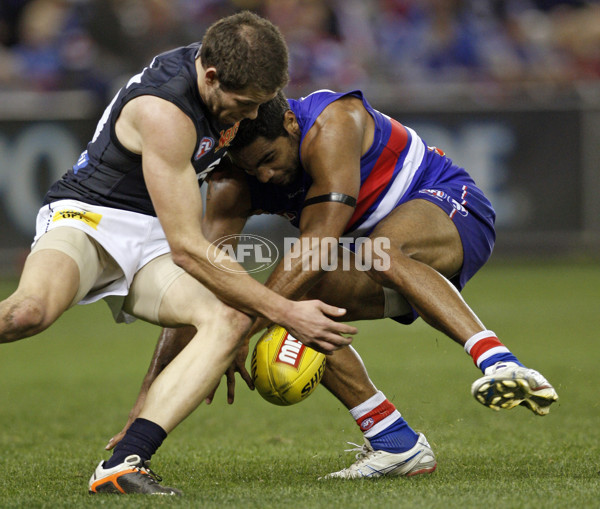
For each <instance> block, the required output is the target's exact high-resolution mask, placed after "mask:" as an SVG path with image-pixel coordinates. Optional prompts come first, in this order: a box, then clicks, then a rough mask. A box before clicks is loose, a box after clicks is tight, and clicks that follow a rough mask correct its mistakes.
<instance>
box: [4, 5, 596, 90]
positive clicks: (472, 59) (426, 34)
mask: <svg viewBox="0 0 600 509" xmlns="http://www.w3.org/2000/svg"><path fill="white" fill-rule="evenodd" d="M240 9H250V10H253V11H255V12H257V13H259V14H261V15H263V16H265V17H267V18H269V19H270V20H271V21H273V22H274V23H275V24H276V25H277V26H279V28H280V29H281V31H282V32H283V34H284V36H285V38H286V40H287V42H288V45H289V48H290V55H291V66H290V72H291V82H290V85H289V87H288V90H287V92H288V94H289V95H291V96H294V95H299V94H301V93H302V92H304V91H307V90H314V89H318V88H332V89H339V90H348V89H351V88H355V87H356V88H363V89H369V88H373V86H374V85H377V84H388V85H390V84H391V85H393V86H399V87H402V86H403V87H405V89H406V90H409V91H410V90H411V89H412V90H418V89H419V88H420V87H421V86H422V85H426V84H445V85H449V84H450V85H457V86H462V87H465V85H466V86H480V88H483V89H485V90H487V91H488V93H489V91H490V90H491V91H497V93H498V94H499V95H502V94H503V93H506V91H507V90H511V89H512V88H514V87H530V88H533V89H536V90H542V89H548V88H550V89H554V90H561V89H570V88H572V87H573V86H576V85H578V84H579V85H583V86H584V87H585V86H590V85H591V86H593V87H594V88H596V89H597V86H598V84H599V83H600V4H599V2H598V1H583V0H580V1H577V0H571V1H567V0H564V1H561V0H1V3H0V90H3V89H4V90H7V89H8V90H14V89H21V90H41V91H47V90H64V89H86V90H90V91H92V92H94V93H95V94H97V95H98V97H99V98H100V99H101V100H102V101H104V102H105V101H106V100H108V99H109V98H110V96H112V94H113V93H114V91H115V89H116V87H117V86H120V85H121V84H122V82H123V80H124V79H125V77H126V76H129V75H131V74H133V73H136V72H139V70H140V69H141V68H142V67H143V66H144V65H147V64H148V63H149V61H150V59H151V58H152V56H154V55H155V54H158V53H160V52H162V51H165V50H167V49H170V48H172V47H176V46H180V45H185V44H188V43H190V42H192V41H196V40H199V39H201V37H202V34H203V33H204V31H205V29H206V28H207V27H208V26H209V25H210V24H211V23H212V22H213V21H214V20H216V19H218V18H220V17H222V16H225V15H228V14H231V13H234V12H236V11H238V10H240Z"/></svg>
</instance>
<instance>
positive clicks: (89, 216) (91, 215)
mask: <svg viewBox="0 0 600 509" xmlns="http://www.w3.org/2000/svg"><path fill="white" fill-rule="evenodd" d="M61 219H76V220H77V221H83V222H84V223H85V224H87V225H88V226H91V227H92V228H93V229H94V230H97V229H98V224H99V223H100V220H101V219H102V214H98V213H96V212H90V211H88V210H69V209H65V210H58V211H56V212H55V213H54V216H52V222H55V221H60V220H61Z"/></svg>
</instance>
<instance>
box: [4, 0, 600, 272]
mask: <svg viewBox="0 0 600 509" xmlns="http://www.w3.org/2000/svg"><path fill="white" fill-rule="evenodd" d="M241 8H250V9H253V10H255V11H257V12H259V13H260V14H262V15H264V16H267V17H269V18H270V19H271V20H272V21H274V22H275V23H276V24H277V25H278V26H279V27H280V28H281V30H282V31H283V33H284V35H285V38H286V40H287V42H288V44H289V47H290V53H291V69H290V71H291V82H290V84H289V86H288V87H287V89H286V92H287V94H288V96H290V97H299V96H301V95H304V94H306V93H308V92H311V91H313V90H316V89H319V88H330V89H334V90H351V89H354V88H360V89H362V90H364V91H365V92H366V94H367V97H368V98H369V100H370V101H371V103H372V104H373V105H374V106H375V107H377V108H378V109H380V110H382V111H384V112H385V113H387V114H390V115H391V116H394V117H395V118H397V119H398V120H400V121H401V122H403V123H405V124H406V125H409V126H411V127H413V128H415V129H416V130H417V131H418V132H419V133H420V134H421V136H422V137H423V138H424V139H425V140H426V141H427V142H428V143H429V144H431V145H436V146H438V147H440V148H441V149H443V150H444V151H445V152H446V153H447V154H448V155H449V156H450V157H451V158H453V159H454V160H455V161H456V162H457V163H458V164H460V165H462V166H464V167H466V168H467V169H468V171H469V172H471V174H472V175H473V176H474V178H475V179H476V181H477V182H478V184H479V185H480V186H481V187H482V188H483V189H484V190H485V191H486V192H487V194H488V195H489V197H490V198H491V200H492V202H493V203H494V205H495V207H496V209H497V212H498V242H497V248H496V253H495V257H502V256H509V257H514V256H515V255H524V256H535V257H538V256H553V257H554V256H557V255H559V256H565V255H567V256H576V257H580V256H584V257H590V256H591V257H596V256H597V254H598V252H599V251H600V250H599V247H600V200H598V196H600V171H598V170H599V163H598V162H599V161H600V144H599V143H598V141H597V140H598V139H600V4H598V2H583V1H577V0H572V1H560V0H506V1H499V0H471V1H469V0H422V1H416V0H277V1H276V0H237V1H233V0H229V1H227V0H220V1H218V0H144V1H142V0H119V1H117V0H3V1H2V3H1V4H0V198H1V201H0V224H1V225H2V227H1V228H0V271H1V273H2V274H5V275H11V274H14V273H18V271H19V269H20V265H21V263H22V260H23V256H24V255H25V254H26V252H27V250H28V247H29V243H30V240H31V237H32V234H33V227H34V219H35V214H36V212H37V209H38V207H39V204H40V200H41V198H42V196H43V194H44V192H45V190H46V188H47V187H48V185H49V183H50V182H51V181H53V180H55V179H56V178H58V177H59V176H60V175H62V173H63V172H64V171H65V170H66V169H67V168H69V167H70V166H71V165H72V164H73V163H74V162H75V161H76V159H77V157H78V155H79V154H80V153H81V151H82V150H83V149H84V147H85V144H86V143H87V141H88V140H89V139H90V137H91V134H92V133H93V130H94V127H95V124H96V121H97V119H98V118H99V116H100V113H101V111H102V110H103V108H104V106H105V105H106V104H107V103H108V102H109V101H110V99H111V98H112V96H113V95H114V93H115V92H116V90H117V89H118V88H119V87H120V86H122V85H123V84H124V82H125V81H126V80H127V79H128V77H129V76H131V75H132V74H134V73H137V72H139V70H140V69H141V68H142V67H143V66H145V65H147V64H148V63H149V61H150V59H151V58H152V56H154V55H155V54H157V53H159V52H161V51H164V50H167V49H170V48H172V47H175V46H178V45H182V44H187V43H189V42H191V41H194V40H198V39H199V38H201V36H202V34H203V33H204V31H205V29H206V27H207V26H208V25H210V24H211V23H212V22H213V21H214V20H215V19H217V18H219V17H221V16H224V15H228V14H230V13H232V12H235V11H236V10H239V9H241ZM272 221H277V220H276V219H275V220H273V219H271V220H267V223H266V224H265V219H264V218H261V219H260V220H258V221H254V222H253V223H251V225H250V226H249V230H251V231H261V230H264V229H265V228H268V229H269V230H270V231H271V232H272V231H273V230H274V229H277V230H279V231H280V233H281V232H285V233H290V232H289V231H288V230H286V229H285V223H283V222H277V223H276V224H275V225H274V224H273V223H272Z"/></svg>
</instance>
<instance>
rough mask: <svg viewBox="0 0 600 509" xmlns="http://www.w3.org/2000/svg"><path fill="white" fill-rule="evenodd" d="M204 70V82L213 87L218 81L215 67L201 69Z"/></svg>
mask: <svg viewBox="0 0 600 509" xmlns="http://www.w3.org/2000/svg"><path fill="white" fill-rule="evenodd" d="M203 71H204V82H205V83H206V84H207V85H209V86H211V87H213V86H215V85H217V84H218V83H219V75H218V74H217V69H216V68H215V67H209V68H208V69H203Z"/></svg>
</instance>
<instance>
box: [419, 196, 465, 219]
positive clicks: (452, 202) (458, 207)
mask: <svg viewBox="0 0 600 509" xmlns="http://www.w3.org/2000/svg"><path fill="white" fill-rule="evenodd" d="M419 193H420V194H427V195H429V196H433V197H434V198H436V199H437V200H439V201H447V202H448V203H449V204H450V205H452V207H454V210H453V211H452V212H451V213H450V217H453V216H454V214H455V213H456V212H458V213H459V214H460V215H461V216H463V217H467V216H468V215H469V212H468V211H467V209H466V208H464V207H463V206H462V205H461V204H460V203H458V202H457V201H456V200H455V199H454V198H452V196H450V195H449V194H448V193H446V192H444V191H440V190H438V189H421V190H420V191H419Z"/></svg>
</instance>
